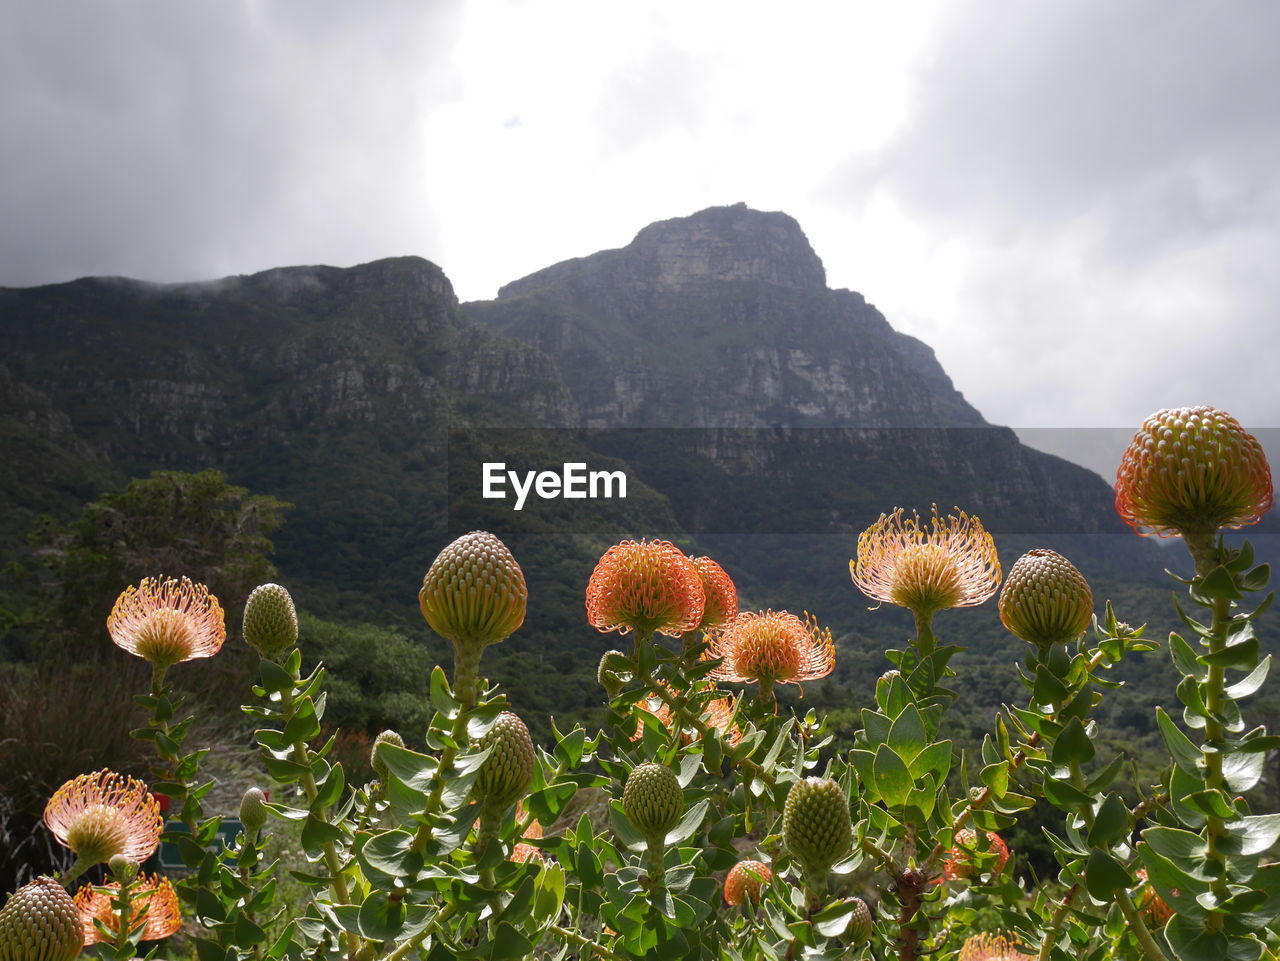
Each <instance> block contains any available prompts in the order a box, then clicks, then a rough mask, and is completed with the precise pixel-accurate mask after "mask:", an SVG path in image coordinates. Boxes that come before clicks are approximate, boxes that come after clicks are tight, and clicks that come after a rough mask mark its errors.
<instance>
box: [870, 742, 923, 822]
mask: <svg viewBox="0 0 1280 961" xmlns="http://www.w3.org/2000/svg"><path fill="white" fill-rule="evenodd" d="M872 773H873V775H874V777H875V785H876V790H877V791H878V792H880V796H881V797H882V798H884V802H885V804H887V805H888V806H889V807H898V806H899V805H901V804H902V803H903V802H905V801H906V800H907V796H908V795H909V794H910V793H911V788H912V787H914V785H915V781H914V779H913V778H912V777H911V772H910V771H909V770H907V765H906V764H905V763H904V762H903V760H902V758H900V757H898V755H897V754H896V753H894V751H893V750H892V749H891V748H890V747H889V746H888V745H887V744H881V745H880V747H879V748H877V750H876V758H875V763H874V765H873V767H872Z"/></svg>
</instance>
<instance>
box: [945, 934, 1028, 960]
mask: <svg viewBox="0 0 1280 961" xmlns="http://www.w3.org/2000/svg"><path fill="white" fill-rule="evenodd" d="M956 961H1035V955H1034V954H1029V953H1027V952H1026V951H1022V950H1020V949H1019V947H1018V946H1017V945H1015V944H1014V942H1012V941H1010V940H1008V939H1007V938H1005V937H1004V936H1003V935H1000V934H975V935H973V937H971V938H969V939H968V940H967V941H965V943H964V947H963V948H961V949H960V955H959V957H958V958H957V959H956Z"/></svg>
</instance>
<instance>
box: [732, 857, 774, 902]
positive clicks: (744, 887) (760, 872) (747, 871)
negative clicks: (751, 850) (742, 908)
mask: <svg viewBox="0 0 1280 961" xmlns="http://www.w3.org/2000/svg"><path fill="white" fill-rule="evenodd" d="M771 880H773V872H772V871H771V870H769V865H767V864H765V863H764V862H762V861H739V862H738V863H737V864H735V865H734V866H733V867H732V868H730V869H729V873H728V874H727V875H726V876H725V879H724V903H725V904H728V905H738V904H741V903H742V902H743V901H744V900H747V901H752V902H755V901H759V900H760V889H761V888H763V887H764V886H765V885H766V884H768V883H769V882H770V881H771Z"/></svg>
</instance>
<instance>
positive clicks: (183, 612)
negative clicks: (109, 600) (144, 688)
mask: <svg viewBox="0 0 1280 961" xmlns="http://www.w3.org/2000/svg"><path fill="white" fill-rule="evenodd" d="M107 630H108V631H109V632H110V633H111V640H113V641H115V643H116V646H117V647H122V648H124V649H125V650H126V651H128V652H129V653H130V654H137V655H138V656H139V657H141V658H145V659H146V660H147V661H149V662H150V663H151V664H152V665H153V666H154V667H157V668H160V669H164V668H167V667H171V666H172V665H174V664H179V663H181V662H182V661H190V660H193V659H194V658H197V657H212V656H213V655H214V654H217V653H218V651H220V650H221V649H222V644H223V642H224V641H225V640H226V639H227V628H226V624H225V622H224V618H223V614H222V606H221V605H220V604H219V603H218V599H217V598H216V597H214V596H213V595H212V594H210V593H209V588H207V587H205V586H204V585H203V584H196V583H193V582H192V581H191V580H190V579H189V578H186V577H184V578H182V580H175V579H174V578H172V577H165V578H159V577H144V578H143V579H142V581H141V582H140V583H139V584H138V586H137V587H127V588H125V591H124V593H123V594H121V595H120V596H119V597H118V598H116V604H115V607H113V608H112V609H111V614H110V615H109V616H108V617H107Z"/></svg>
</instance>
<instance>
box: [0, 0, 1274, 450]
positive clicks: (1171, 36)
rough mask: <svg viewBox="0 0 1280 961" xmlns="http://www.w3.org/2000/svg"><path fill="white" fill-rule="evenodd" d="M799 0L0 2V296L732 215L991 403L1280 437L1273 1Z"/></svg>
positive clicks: (530, 259)
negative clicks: (1211, 408) (772, 227)
mask: <svg viewBox="0 0 1280 961" xmlns="http://www.w3.org/2000/svg"><path fill="white" fill-rule="evenodd" d="M790 6H791V7H792V8H794V9H789V10H788V13H787V15H786V17H785V18H783V17H782V15H781V13H780V11H781V10H782V7H780V6H779V5H778V4H777V3H774V2H761V3H752V2H743V0H735V2H717V0H700V2H697V3H679V2H674V0H673V2H669V3H648V2H640V0H632V2H628V3H600V2H598V0H578V2H570V0H565V2H558V0H538V2H534V0H526V2H517V0H472V2H465V3H451V2H448V3H447V2H435V0H399V2H396V0H384V2H379V3H354V2H345V0H344V2H339V0H184V2H182V3H171V2H162V0H154V2H139V0H112V2H109V3H108V2H102V3H72V2H67V0H52V2H51V0H0V12H2V15H3V18H4V22H3V29H0V89H3V90H4V91H5V93H4V96H3V97H0V170H2V171H3V177H0V284H3V285H11V286H21V285H30V284H39V283H49V282H54V281H60V280H67V279H71V278H74V277H77V276H83V275H86V274H124V275H129V276H135V277H141V278H146V279H151V280H191V279H200V278H208V277H215V276H220V275H224V274H229V273H246V272H251V271H254V270H260V269H263V268H267V267H271V266H277V265H283V264H297V263H330V264H337V265H343V266H345V265H350V264H354V263H359V262H363V261H367V260H372V259H376V258H379V257H384V256H389V255H395V254H404V253H413V254H419V255H421V256H424V257H427V258H429V259H430V260H433V261H435V262H436V263H438V264H440V265H441V266H442V267H443V268H444V269H445V271H446V272H447V273H448V274H449V276H450V277H451V278H452V280H453V282H454V285H455V287H456V288H457V290H458V293H459V295H460V296H461V297H462V298H463V299H478V298H486V297H491V296H493V295H494V293H495V292H496V290H497V287H498V286H499V285H500V284H502V283H504V282H506V281H507V280H511V279H514V278H516V277H518V276H521V275H523V274H526V273H528V272H530V271H532V270H535V269H537V268H539V267H542V266H545V265H546V264H549V263H552V262H555V261H557V260H561V259H564V258H566V257H570V256H577V255H582V254H586V253H590V252H592V251H594V250H598V249H601V248H605V247H617V246H621V245H623V244H625V243H626V242H628V241H629V240H630V239H631V237H632V236H633V235H634V234H635V232H636V231H637V230H638V229H639V228H641V227H642V226H644V225H645V224H647V223H649V222H651V221H654V220H658V219H662V218H665V217H672V216H679V215H682V214H687V213H692V212H693V211H695V210H699V209H701V208H703V207H707V206H710V205H713V204H724V203H734V202H737V201H746V202H747V203H748V204H749V205H751V206H753V207H757V208H760V209H764V210H784V211H786V212H788V213H790V214H792V215H793V216H795V217H796V218H797V219H798V220H799V221H800V223H801V225H802V226H803V227H804V229H805V231H806V233H807V234H808V236H809V238H810V240H811V242H812V243H813V246H814V248H815V249H816V250H817V252H818V254H819V255H820V256H821V257H822V258H823V260H824V262H825V264H826V267H827V272H828V277H829V281H830V283H831V285H832V286H834V287H850V288H853V289H855V290H858V291H861V292H862V293H863V294H865V295H866V297H867V298H868V299H869V300H870V301H872V302H873V303H875V304H876V305H877V306H878V307H880V308H881V310H883V311H884V313H885V314H886V316H887V317H888V318H889V320H890V322H891V323H893V324H894V325H895V326H896V327H898V328H899V329H901V330H905V331H907V332H909V333H913V334H916V335H917V336H919V337H921V338H922V339H924V340H925V341H927V342H928V343H930V344H931V345H933V346H934V348H935V349H936V350H937V352H938V355H939V357H940V359H941V360H942V362H943V364H944V365H945V366H946V368H947V370H948V371H949V372H950V373H951V375H952V377H953V379H954V380H955V381H956V383H957V386H958V387H959V388H960V389H961V390H963V391H964V392H965V394H966V396H967V397H968V398H969V399H970V400H971V401H972V402H973V403H974V404H975V405H976V406H977V407H978V408H979V409H980V410H981V411H982V412H983V413H984V414H985V415H986V416H987V418H988V419H990V420H992V421H994V422H997V423H1005V424H1011V425H1014V426H1018V427H1025V428H1061V427H1067V428H1116V429H1117V430H1115V431H1113V432H1111V433H1109V434H1108V433H1106V432H1102V433H1099V434H1097V435H1091V436H1093V437H1094V438H1095V440H1094V441H1093V443H1095V446H1096V445H1097V444H1101V445H1102V446H1103V447H1106V446H1107V444H1111V443H1115V444H1119V445H1123V443H1124V439H1125V438H1126V437H1127V433H1128V431H1131V430H1132V428H1133V426H1136V425H1137V424H1138V423H1139V422H1140V421H1141V420H1142V418H1143V417H1144V416H1145V415H1146V414H1147V413H1149V412H1150V411H1152V410H1154V409H1156V408H1158V407H1164V406H1178V405H1183V404H1190V403H1199V402H1206V403H1212V404H1215V405H1217V406H1220V407H1224V408H1226V409H1228V410H1230V411H1232V412H1233V413H1235V414H1236V415H1237V416H1238V417H1240V419H1241V420H1243V421H1244V422H1245V423H1246V424H1247V425H1249V426H1251V427H1256V428H1263V427H1270V426H1272V425H1280V386H1278V382H1280V361H1278V360H1277V357H1278V356H1280V350H1277V334H1276V331H1277V326H1278V317H1280V268H1278V267H1277V265H1280V57H1277V56H1276V55H1275V51H1274V40H1275V38H1276V37H1277V36H1280V4H1276V3H1273V2H1270V0H1255V2H1251V0H1242V2H1240V3H1236V4H1232V5H1227V6H1220V5H1216V4H1204V3H1194V2H1191V0H1126V2H1123V3H1116V2H1114V0H1070V2H1067V0H1062V2H1055V3H1049V2H1031V0H1028V2H1018V3H1010V2H1002V0H954V2H949V3H941V2H930V0H920V2H904V0H899V2H895V3H872V2H865V3H864V2H857V3H855V2H849V0H840V2H831V3H817V2H813V3H797V4H794V5H790ZM1060 434H1062V432H1061V431H1054V430H1048V431H1041V432H1039V433H1038V434H1036V435H1035V438H1036V442H1037V443H1038V444H1040V445H1042V446H1046V447H1049V448H1054V447H1055V446H1056V447H1057V448H1060V449H1072V450H1076V451H1081V450H1082V448H1081V446H1080V445H1081V442H1080V440H1079V439H1078V438H1077V439H1075V440H1070V441H1067V440H1055V437H1057V436H1059V435H1060ZM1106 438H1112V439H1111V440H1108V439H1106ZM1079 456H1081V457H1083V458H1084V459H1086V460H1087V459H1089V458H1090V457H1091V456H1093V455H1090V454H1088V453H1087V452H1081V453H1080V454H1079ZM1099 456H1100V457H1101V459H1102V460H1109V459H1111V458H1112V454H1111V453H1109V452H1107V453H1105V454H1103V455H1099Z"/></svg>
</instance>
